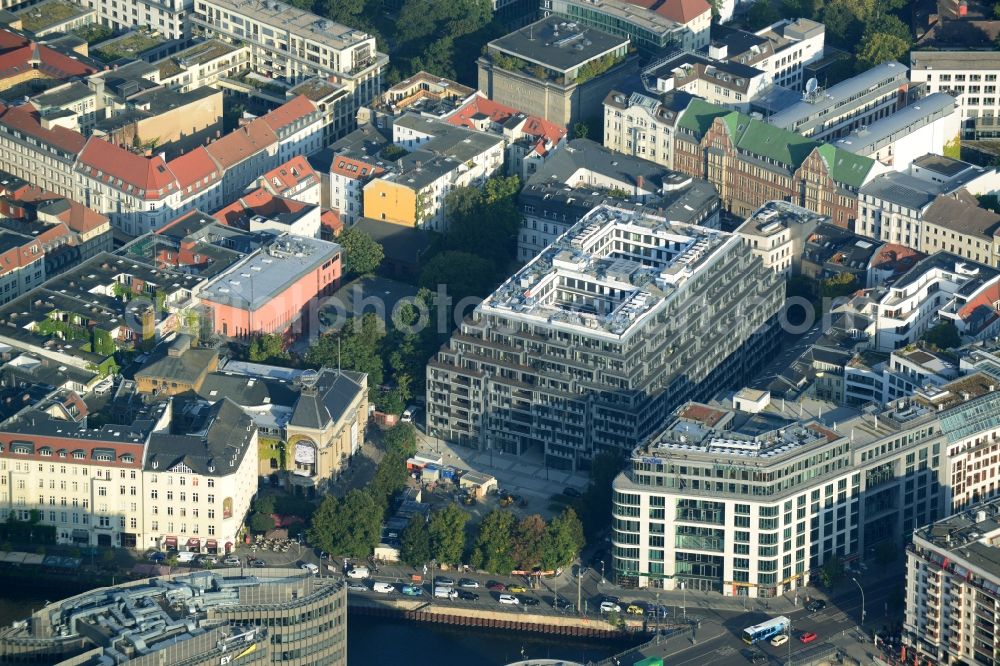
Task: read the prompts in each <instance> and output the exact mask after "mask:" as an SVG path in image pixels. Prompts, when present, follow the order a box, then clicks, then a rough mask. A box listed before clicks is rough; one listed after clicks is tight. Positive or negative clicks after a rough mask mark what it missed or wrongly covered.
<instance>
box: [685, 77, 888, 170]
mask: <svg viewBox="0 0 1000 666" xmlns="http://www.w3.org/2000/svg"><path fill="white" fill-rule="evenodd" d="M716 118H722V122H724V123H725V124H726V127H727V128H728V130H729V136H730V137H731V139H732V141H733V144H734V145H735V146H736V148H737V150H740V151H742V152H745V153H750V154H752V155H757V156H759V157H763V158H765V159H769V160H773V161H774V162H776V163H777V164H779V165H782V166H785V167H788V168H791V169H797V168H798V167H799V166H801V165H802V163H803V162H804V161H805V160H806V158H807V157H809V155H810V154H811V153H812V152H813V151H814V150H817V151H819V154H820V156H821V157H822V158H823V160H824V161H825V162H826V165H827V168H828V169H829V170H830V175H831V176H832V178H833V180H834V181H835V182H837V183H842V184H844V185H848V186H850V187H861V185H862V184H863V183H864V181H865V177H866V176H867V175H868V172H869V171H871V168H872V165H873V164H874V162H873V161H872V160H871V159H869V158H867V157H862V156H860V155H855V154H853V153H849V152H847V151H846V150H842V149H840V148H836V147H834V146H832V145H830V144H826V143H819V142H818V141H813V140H812V139H807V138H805V137H804V136H801V135H800V134H797V133H795V132H792V131H789V130H784V129H781V128H779V127H775V126H774V125H771V124H770V123H766V122H764V121H763V120H757V119H756V118H751V117H750V116H747V115H744V114H742V113H738V112H736V111H731V110H730V109H727V108H726V107H724V106H720V105H718V104H711V103H710V102H706V101H705V100H703V99H699V98H697V97H695V98H693V99H691V101H690V102H689V103H688V106H687V108H686V109H685V110H684V111H683V112H682V113H681V117H680V120H679V121H678V125H679V126H680V127H683V128H685V129H687V130H690V131H692V132H694V133H695V134H696V135H697V136H698V137H699V138H700V137H702V136H703V135H704V134H705V132H707V131H708V129H709V127H711V126H712V123H713V122H714V121H715V119H716Z"/></svg>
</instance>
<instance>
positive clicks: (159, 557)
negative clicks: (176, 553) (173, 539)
mask: <svg viewBox="0 0 1000 666" xmlns="http://www.w3.org/2000/svg"><path fill="white" fill-rule="evenodd" d="M146 559H147V560H149V561H150V562H153V563H154V564H162V563H163V562H166V561H167V554H166V553H161V552H159V551H156V550H154V551H153V552H152V553H149V554H148V555H146Z"/></svg>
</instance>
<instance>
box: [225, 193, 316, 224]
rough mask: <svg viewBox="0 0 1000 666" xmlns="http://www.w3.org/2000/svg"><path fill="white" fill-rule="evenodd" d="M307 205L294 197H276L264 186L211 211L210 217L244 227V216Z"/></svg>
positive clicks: (291, 211)
mask: <svg viewBox="0 0 1000 666" xmlns="http://www.w3.org/2000/svg"><path fill="white" fill-rule="evenodd" d="M307 205H308V204H304V203H302V202H300V201H295V200H294V199H286V198H285V197H276V196H274V195H273V194H271V193H270V192H268V191H267V190H265V189H264V188H258V189H256V190H254V191H253V192H251V193H250V194H246V195H244V196H242V197H240V198H239V199H237V200H236V201H234V202H233V203H231V204H229V205H228V206H225V207H223V208H222V209H220V210H217V211H216V212H214V213H212V217H214V218H215V219H216V220H218V221H219V222H221V223H222V224H228V225H229V226H231V227H239V228H245V227H246V226H247V225H246V222H245V220H246V218H248V217H250V216H252V215H264V216H271V215H280V214H281V213H297V212H298V211H300V210H302V209H303V208H305V207H306V206H307Z"/></svg>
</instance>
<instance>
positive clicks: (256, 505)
mask: <svg viewBox="0 0 1000 666" xmlns="http://www.w3.org/2000/svg"><path fill="white" fill-rule="evenodd" d="M274 507H275V499H274V495H257V497H256V498H255V499H254V501H253V510H254V513H266V514H272V513H274Z"/></svg>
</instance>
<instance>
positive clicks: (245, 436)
mask: <svg viewBox="0 0 1000 666" xmlns="http://www.w3.org/2000/svg"><path fill="white" fill-rule="evenodd" d="M211 412H212V415H211V416H210V417H209V423H208V425H207V428H206V429H204V430H203V431H201V432H198V433H192V434H187V435H166V434H158V433H154V434H153V435H152V436H151V437H150V442H149V451H148V452H147V455H146V460H145V462H144V464H143V469H142V476H143V486H144V488H145V489H146V492H145V494H144V496H143V500H142V515H143V523H144V527H145V530H144V533H143V537H142V540H141V545H140V547H142V548H176V549H178V550H180V551H196V552H211V553H223V552H230V551H231V550H232V548H233V547H234V546H235V544H236V543H237V536H238V534H239V532H240V530H241V528H242V527H243V524H244V520H245V519H246V516H247V514H248V512H249V511H250V504H251V502H252V501H253V498H254V495H255V494H256V493H257V474H258V447H257V444H258V438H257V426H256V425H255V424H254V423H253V420H252V419H251V418H250V417H249V416H248V415H246V414H245V413H244V412H243V410H242V409H240V407H239V406H238V405H236V404H235V403H233V402H232V401H230V400H228V399H223V400H221V401H219V402H217V403H215V404H214V405H213V406H212V408H211ZM199 449H200V450H199ZM192 452H194V453H192Z"/></svg>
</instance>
